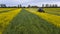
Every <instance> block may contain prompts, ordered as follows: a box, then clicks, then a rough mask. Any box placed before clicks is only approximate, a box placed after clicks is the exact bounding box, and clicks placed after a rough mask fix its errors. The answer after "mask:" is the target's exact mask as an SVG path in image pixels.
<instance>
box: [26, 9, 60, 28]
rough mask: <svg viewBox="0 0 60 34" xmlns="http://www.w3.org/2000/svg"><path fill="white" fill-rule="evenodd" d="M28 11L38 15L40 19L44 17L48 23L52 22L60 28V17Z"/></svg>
mask: <svg viewBox="0 0 60 34" xmlns="http://www.w3.org/2000/svg"><path fill="white" fill-rule="evenodd" d="M26 10H27V11H29V12H31V13H33V14H36V15H38V16H39V17H42V18H43V19H45V20H47V21H48V22H51V23H52V24H54V25H56V26H57V27H60V16H57V15H53V14H48V13H41V12H37V11H31V10H30V9H26Z"/></svg>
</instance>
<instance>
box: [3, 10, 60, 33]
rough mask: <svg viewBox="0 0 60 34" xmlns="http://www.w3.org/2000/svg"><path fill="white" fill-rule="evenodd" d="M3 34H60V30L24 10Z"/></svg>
mask: <svg viewBox="0 0 60 34" xmlns="http://www.w3.org/2000/svg"><path fill="white" fill-rule="evenodd" d="M3 34H60V28H57V27H56V26H54V25H53V24H51V22H49V21H47V20H45V19H43V18H42V17H39V16H37V15H36V14H33V13H30V12H28V11H27V10H24V9H22V11H21V12H20V13H19V14H18V15H17V16H16V17H15V18H14V19H13V20H12V21H11V22H10V24H9V25H8V27H7V28H6V29H5V31H4V32H3Z"/></svg>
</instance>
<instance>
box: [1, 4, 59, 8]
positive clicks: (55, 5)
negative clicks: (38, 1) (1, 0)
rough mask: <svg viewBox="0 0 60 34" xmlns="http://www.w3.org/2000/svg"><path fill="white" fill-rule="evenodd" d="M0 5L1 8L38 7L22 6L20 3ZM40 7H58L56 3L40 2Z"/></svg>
mask: <svg viewBox="0 0 60 34" xmlns="http://www.w3.org/2000/svg"><path fill="white" fill-rule="evenodd" d="M0 7H1V8H11V7H12V8H38V7H39V6H31V5H28V6H27V7H25V6H22V5H21V4H20V5H17V6H8V7H7V6H6V4H0ZM41 7H59V6H58V5H57V4H42V6H41Z"/></svg>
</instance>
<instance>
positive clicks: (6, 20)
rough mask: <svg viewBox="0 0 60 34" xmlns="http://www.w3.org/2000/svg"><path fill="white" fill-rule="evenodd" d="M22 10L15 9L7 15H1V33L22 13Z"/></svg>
mask: <svg viewBox="0 0 60 34" xmlns="http://www.w3.org/2000/svg"><path fill="white" fill-rule="evenodd" d="M20 10H21V9H15V10H12V11H9V12H6V13H1V14H0V26H1V27H0V32H2V31H3V30H4V28H5V27H6V26H7V25H8V24H9V22H10V21H11V20H12V19H13V18H14V17H15V16H16V15H17V14H18V13H19V12H20Z"/></svg>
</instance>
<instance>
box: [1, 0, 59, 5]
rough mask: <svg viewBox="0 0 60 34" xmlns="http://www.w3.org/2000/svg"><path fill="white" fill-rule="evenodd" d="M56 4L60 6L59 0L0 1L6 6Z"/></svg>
mask: <svg viewBox="0 0 60 34" xmlns="http://www.w3.org/2000/svg"><path fill="white" fill-rule="evenodd" d="M47 3H48V4H58V5H60V0H0V4H6V5H18V4H22V5H25V6H27V5H29V4H30V5H38V6H40V5H41V4H47Z"/></svg>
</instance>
